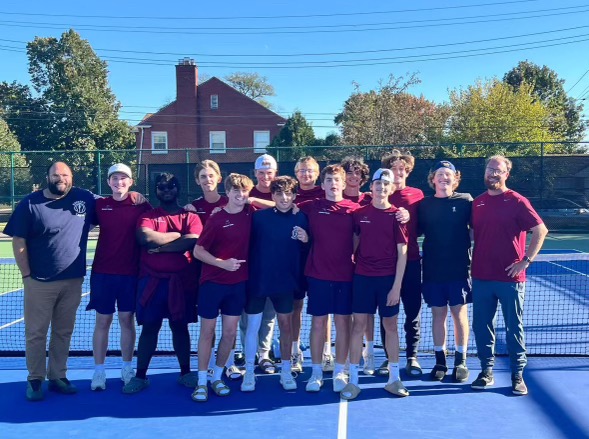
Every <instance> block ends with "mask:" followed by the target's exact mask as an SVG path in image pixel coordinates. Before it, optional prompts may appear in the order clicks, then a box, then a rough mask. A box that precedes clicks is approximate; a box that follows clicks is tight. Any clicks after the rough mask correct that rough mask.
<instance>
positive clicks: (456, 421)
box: [0, 357, 589, 439]
mask: <svg viewBox="0 0 589 439" xmlns="http://www.w3.org/2000/svg"><path fill="white" fill-rule="evenodd" d="M380 359H382V358H380ZM450 360H451V359H450ZM421 361H422V366H424V369H425V370H429V369H430V368H431V367H432V366H433V358H431V357H429V358H422V360H421ZM109 364H110V365H111V366H112V368H109V369H108V371H107V373H108V377H109V379H108V381H107V389H106V391H103V392H92V391H91V390H90V377H91V375H92V362H91V359H85V358H82V359H80V358H74V359H71V361H70V366H74V368H72V369H71V370H70V371H69V377H70V379H72V381H73V382H74V383H75V384H76V385H77V386H78V388H79V393H78V394H77V395H73V396H69V395H68V396H64V395H58V394H54V393H49V392H46V398H45V400H44V401H41V402H36V403H31V402H28V401H26V400H25V397H24V391H25V384H24V380H25V379H26V371H24V370H22V369H24V360H23V359H21V358H19V359H11V360H9V359H4V361H2V367H3V369H2V370H0V401H1V407H2V411H1V412H0V437H2V438H5V439H8V438H23V437H43V438H63V437H80V438H119V437H121V438H123V437H124V438H155V437H160V438H167V437H172V438H188V437H190V438H194V437H208V438H243V439H249V438H252V439H253V438H256V439H259V438H260V437H272V438H301V439H311V438H346V437H349V438H363V439H366V438H379V437H387V436H389V437H412V438H494V439H496V438H587V437H589V419H588V417H587V411H588V410H589V398H588V397H587V395H588V394H589V360H588V359H587V358H531V359H530V364H529V366H528V368H527V369H526V374H525V378H526V381H527V384H528V387H529V390H530V393H529V395H527V396H519V397H518V396H514V395H512V394H511V388H510V375H509V370H508V362H507V361H506V359H505V358H499V361H498V364H497V366H496V368H495V381H496V384H495V386H493V387H492V388H490V389H488V390H486V391H473V390H471V389H470V385H469V383H464V384H455V383H452V382H451V380H450V377H447V378H446V380H445V381H446V382H442V383H439V382H431V381H428V380H427V378H426V377H424V378H423V379H406V378H405V379H404V381H405V384H406V385H407V387H408V389H409V390H410V392H411V395H410V396H409V397H407V398H403V399H398V398H395V397H392V396H390V395H389V394H388V393H386V392H385V391H384V390H383V389H382V386H383V385H384V383H385V379H384V378H380V377H379V378H375V377H361V388H362V393H361V394H360V396H359V397H358V398H357V399H356V400H354V401H351V402H345V401H343V400H340V399H339V396H338V395H337V394H336V393H334V392H333V391H332V389H331V384H332V383H331V374H326V375H325V378H326V379H325V384H324V386H323V389H322V390H321V392H319V393H317V394H309V393H306V392H305V390H304V384H305V382H306V380H307V379H308V378H309V375H310V368H309V367H306V368H305V372H304V373H303V374H302V375H300V376H299V377H298V379H297V381H298V384H299V389H298V390H296V391H293V392H285V391H283V390H282V388H281V387H280V384H279V382H278V379H279V378H278V376H267V375H265V376H260V375H258V381H257V389H256V391H255V392H253V393H247V394H245V393H241V392H240V391H239V381H234V382H230V386H231V389H232V394H231V395H230V396H228V397H224V398H221V397H217V396H216V395H214V394H212V392H211V393H210V394H209V401H208V402H206V403H195V402H192V401H191V400H190V393H191V390H190V389H187V388H184V387H181V386H179V385H178V384H177V383H176V377H177V369H174V368H173V366H174V360H173V359H170V358H156V359H154V363H153V366H154V368H153V369H152V370H150V381H151V385H150V387H149V388H148V389H146V390H145V391H143V392H142V393H140V394H137V395H124V394H122V393H121V391H120V389H121V387H122V383H121V380H120V376H119V369H118V364H117V361H116V360H115V359H109ZM468 365H469V367H470V368H471V377H474V376H475V375H476V374H477V373H478V372H479V370H478V368H477V365H478V361H476V359H475V358H469V360H468ZM306 366H308V365H306ZM469 382H470V380H469Z"/></svg>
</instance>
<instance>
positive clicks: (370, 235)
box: [341, 169, 409, 399]
mask: <svg viewBox="0 0 589 439" xmlns="http://www.w3.org/2000/svg"><path fill="white" fill-rule="evenodd" d="M371 189H372V197H371V198H372V203H371V204H369V205H367V206H363V207H361V208H359V209H357V210H356V211H355V212H354V213H353V216H354V232H355V241H356V244H357V246H356V258H355V259H356V268H355V274H354V286H353V304H352V310H353V311H354V319H353V320H354V323H353V327H352V335H351V339H350V382H349V383H348V385H347V386H346V387H345V388H344V389H343V390H342V392H341V397H342V398H343V399H354V398H356V397H357V396H358V394H359V393H360V387H358V367H359V363H360V357H361V355H362V336H363V335H364V332H365V330H366V325H367V321H368V317H369V316H374V313H375V312H376V309H377V308H378V312H379V314H380V317H381V320H382V322H383V325H384V327H385V330H386V338H385V342H386V344H387V354H388V356H389V357H388V360H389V364H388V368H389V381H388V383H387V384H386V385H385V390H386V391H387V392H389V393H392V394H393V395H397V396H408V395H409V392H408V391H407V389H406V388H405V386H404V385H403V383H402V382H401V378H400V376H399V334H398V332H397V316H398V315H399V300H400V296H401V284H402V282H403V274H404V272H405V265H406V263H407V230H406V227H405V225H401V224H400V223H399V222H398V221H397V219H396V218H395V213H396V212H397V208H396V207H394V206H393V205H391V203H390V202H389V200H388V198H389V196H390V195H391V193H392V192H393V191H394V184H393V173H392V172H391V171H390V170H389V169H379V170H377V171H376V172H375V173H374V176H373V177H372V184H371Z"/></svg>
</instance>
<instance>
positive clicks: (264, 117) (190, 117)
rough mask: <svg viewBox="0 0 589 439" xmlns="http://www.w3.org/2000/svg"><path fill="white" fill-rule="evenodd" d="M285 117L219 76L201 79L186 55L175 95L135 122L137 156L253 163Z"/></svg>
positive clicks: (146, 160) (155, 160)
mask: <svg viewBox="0 0 589 439" xmlns="http://www.w3.org/2000/svg"><path fill="white" fill-rule="evenodd" d="M285 122H286V120H285V119H284V118H283V117H281V116H279V115H278V114H276V113H274V112H273V111H271V110H269V109H267V108H266V107H264V106H263V105H260V104H259V103H257V102H256V101H254V100H253V99H250V98H249V97H247V96H245V95H244V94H242V93H240V92H238V91H237V90H235V89H234V88H233V87H231V86H229V85H228V84H226V83H224V82H223V81H221V80H220V79H218V78H216V77H212V78H210V79H208V80H207V81H204V82H203V83H202V84H199V83H198V67H197V66H196V65H195V63H194V60H192V59H189V58H184V59H182V60H180V61H179V63H178V65H176V100H175V101H173V102H171V103H170V104H168V105H166V106H165V107H163V108H162V109H160V110H159V111H158V112H156V113H153V114H148V115H146V116H145V117H144V119H143V120H142V121H141V122H140V123H139V124H138V125H136V126H135V133H136V140H137V149H138V161H139V164H140V165H148V166H149V165H152V164H163V163H166V164H173V163H186V162H187V161H188V162H190V163H196V162H198V161H200V160H203V159H205V158H211V159H213V160H215V161H217V162H220V163H221V162H252V161H253V160H255V158H256V157H257V156H258V155H259V154H262V153H264V152H265V150H266V147H267V146H268V145H269V144H270V142H271V141H272V139H273V138H274V137H275V136H276V135H277V134H278V133H279V132H280V130H281V129H282V127H283V126H284V124H285ZM174 150H179V151H174Z"/></svg>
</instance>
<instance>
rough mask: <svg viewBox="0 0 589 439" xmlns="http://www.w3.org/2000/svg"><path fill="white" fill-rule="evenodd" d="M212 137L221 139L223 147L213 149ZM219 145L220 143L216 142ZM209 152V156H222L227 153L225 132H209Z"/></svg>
mask: <svg viewBox="0 0 589 439" xmlns="http://www.w3.org/2000/svg"><path fill="white" fill-rule="evenodd" d="M213 136H222V137H223V147H222V148H214V147H213ZM217 143H219V144H220V142H217ZM209 151H210V153H211V154H224V153H225V152H226V151H227V132H225V131H209Z"/></svg>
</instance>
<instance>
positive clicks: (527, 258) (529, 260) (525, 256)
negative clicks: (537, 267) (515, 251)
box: [522, 255, 532, 264]
mask: <svg viewBox="0 0 589 439" xmlns="http://www.w3.org/2000/svg"><path fill="white" fill-rule="evenodd" d="M522 259H523V260H524V261H526V262H527V263H528V264H531V263H532V260H531V259H530V258H529V256H528V255H524V257H523V258H522Z"/></svg>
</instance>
